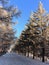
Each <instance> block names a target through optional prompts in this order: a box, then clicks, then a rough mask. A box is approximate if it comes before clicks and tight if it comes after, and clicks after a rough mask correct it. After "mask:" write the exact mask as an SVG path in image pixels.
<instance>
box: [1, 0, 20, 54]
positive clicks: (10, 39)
mask: <svg viewBox="0 0 49 65" xmlns="http://www.w3.org/2000/svg"><path fill="white" fill-rule="evenodd" d="M5 3H6V4H5ZM0 4H1V5H2V6H1V5H0V53H1V54H2V53H6V52H7V50H8V49H9V47H10V45H11V44H14V43H15V40H16V37H15V31H14V29H13V28H12V25H13V24H15V23H16V22H13V19H14V17H15V18H17V17H18V16H19V14H20V12H19V10H18V9H17V8H16V7H13V6H11V5H7V4H8V2H7V0H0ZM13 26H14V25H13Z"/></svg>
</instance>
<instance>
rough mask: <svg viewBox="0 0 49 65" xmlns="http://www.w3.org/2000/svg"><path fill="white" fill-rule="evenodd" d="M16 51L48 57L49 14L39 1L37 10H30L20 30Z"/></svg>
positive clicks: (26, 54) (27, 54)
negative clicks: (22, 28)
mask: <svg viewBox="0 0 49 65" xmlns="http://www.w3.org/2000/svg"><path fill="white" fill-rule="evenodd" d="M17 46H18V47H16V48H17V50H18V53H22V54H23V55H25V56H28V57H29V54H30V53H31V54H32V55H33V59H34V57H40V58H41V57H42V61H43V62H44V57H45V56H46V57H49V14H48V13H47V12H46V11H45V9H44V8H43V5H42V3H41V2H40V4H39V7H38V10H37V11H35V12H32V13H31V15H30V18H29V23H27V24H26V26H25V30H23V31H22V33H21V35H20V38H19V40H18V45H17Z"/></svg>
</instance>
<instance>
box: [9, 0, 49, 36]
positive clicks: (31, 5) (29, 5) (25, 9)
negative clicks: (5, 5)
mask: <svg viewBox="0 0 49 65" xmlns="http://www.w3.org/2000/svg"><path fill="white" fill-rule="evenodd" d="M40 1H41V2H42V3H43V7H44V8H45V9H46V10H47V11H48V12H49V0H11V3H10V4H13V5H14V6H17V7H18V9H19V10H20V11H21V16H20V17H19V18H18V19H17V21H18V24H17V25H16V26H15V28H16V29H17V34H16V36H17V37H19V36H20V34H21V32H22V30H24V28H25V24H27V22H28V21H27V20H28V19H29V16H30V13H31V12H34V11H36V10H37V9H38V4H39V2H40Z"/></svg>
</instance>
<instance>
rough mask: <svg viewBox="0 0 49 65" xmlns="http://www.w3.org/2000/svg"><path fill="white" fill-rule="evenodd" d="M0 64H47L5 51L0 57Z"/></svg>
mask: <svg viewBox="0 0 49 65" xmlns="http://www.w3.org/2000/svg"><path fill="white" fill-rule="evenodd" d="M0 65H49V64H48V63H47V64H46V63H42V62H41V61H38V60H33V59H30V58H27V57H25V56H22V55H18V54H16V53H7V54H5V55H3V56H1V57H0Z"/></svg>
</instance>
